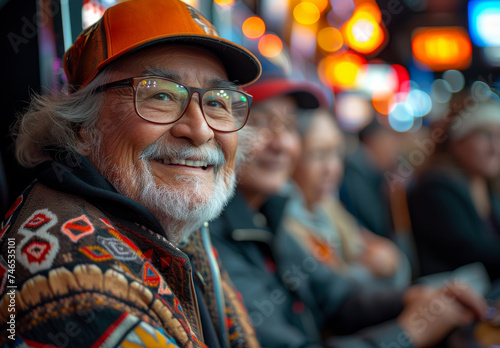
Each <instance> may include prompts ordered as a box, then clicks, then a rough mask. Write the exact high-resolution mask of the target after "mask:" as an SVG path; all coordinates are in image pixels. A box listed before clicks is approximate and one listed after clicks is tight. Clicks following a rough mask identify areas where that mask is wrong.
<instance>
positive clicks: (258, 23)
mask: <svg viewBox="0 0 500 348" xmlns="http://www.w3.org/2000/svg"><path fill="white" fill-rule="evenodd" d="M241 30H242V31H243V34H244V35H245V36H246V37H248V38H249V39H257V38H259V37H261V36H262V35H264V33H265V32H266V24H265V23H264V21H263V20H262V19H261V18H259V17H257V16H253V17H250V18H247V19H246V20H245V21H244V22H243V25H242V26H241Z"/></svg>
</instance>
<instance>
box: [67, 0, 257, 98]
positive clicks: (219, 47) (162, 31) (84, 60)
mask: <svg viewBox="0 0 500 348" xmlns="http://www.w3.org/2000/svg"><path fill="white" fill-rule="evenodd" d="M165 43H185V44H192V45H196V46H201V47H204V48H206V49H208V50H210V51H211V52H213V53H214V54H216V56H217V57H218V58H219V59H220V60H221V62H222V64H223V65H224V67H225V68H226V72H227V74H228V78H229V80H231V81H233V82H235V83H236V84H238V85H247V84H249V83H252V82H253V81H255V80H257V79H258V78H259V76H260V73H261V66H260V63H259V60H258V59H257V58H256V57H255V56H254V55H253V54H252V53H251V52H250V51H248V50H247V49H245V48H243V47H241V46H240V45H237V44H235V43H234V42H231V41H229V40H225V39H223V38H221V37H219V35H218V33H217V30H216V29H215V27H214V26H213V25H212V24H211V23H210V22H209V21H208V20H207V19H206V18H205V17H203V16H202V15H201V14H200V13H199V12H198V11H197V10H196V9H194V8H193V7H191V6H189V5H187V4H185V3H184V2H182V1H179V0H129V1H124V2H121V3H119V4H117V5H115V6H112V7H110V8H108V9H107V10H106V12H104V15H103V16H102V17H101V19H100V20H99V21H97V22H96V23H95V24H93V25H92V26H90V27H89V28H87V29H85V30H84V31H83V32H82V33H81V34H80V36H78V38H77V39H76V41H75V43H74V44H73V45H72V46H71V47H70V48H69V49H68V51H66V53H65V55H64V72H65V73H66V77H67V79H68V83H69V84H70V85H71V86H72V87H73V89H74V90H79V89H81V88H82V87H84V86H86V85H87V84H88V83H89V82H90V81H92V80H93V79H94V78H95V77H96V76H97V74H98V73H99V72H100V71H101V70H103V69H104V68H105V67H106V66H108V65H109V63H111V62H113V61H115V60H116V59H118V58H120V57H122V56H124V55H125V54H129V53H132V52H137V51H139V50H141V49H144V48H146V47H149V46H153V45H158V44H165Z"/></svg>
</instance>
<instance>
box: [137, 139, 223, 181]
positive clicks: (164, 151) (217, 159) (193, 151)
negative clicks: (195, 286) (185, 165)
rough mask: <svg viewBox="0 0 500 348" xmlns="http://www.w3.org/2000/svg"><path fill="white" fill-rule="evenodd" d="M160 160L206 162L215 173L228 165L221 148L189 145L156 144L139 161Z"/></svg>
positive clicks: (147, 149) (143, 153)
mask: <svg viewBox="0 0 500 348" xmlns="http://www.w3.org/2000/svg"><path fill="white" fill-rule="evenodd" d="M159 158H168V159H170V160H172V159H175V160H194V161H204V162H206V163H207V164H208V165H212V166H213V167H214V172H215V173H218V172H219V170H220V169H221V168H222V166H223V165H224V164H225V163H226V159H225V157H224V153H223V152H222V149H221V148H220V146H216V147H213V146H209V145H206V146H204V147H194V146H189V145H177V144H169V145H162V144H159V142H158V141H157V142H154V143H153V144H151V145H149V146H148V147H147V148H145V149H144V151H142V153H141V155H140V156H139V159H141V160H154V159H159Z"/></svg>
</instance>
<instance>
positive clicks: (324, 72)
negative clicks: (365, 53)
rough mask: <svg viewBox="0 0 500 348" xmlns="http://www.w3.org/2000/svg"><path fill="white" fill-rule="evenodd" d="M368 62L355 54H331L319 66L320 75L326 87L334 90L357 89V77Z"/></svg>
mask: <svg viewBox="0 0 500 348" xmlns="http://www.w3.org/2000/svg"><path fill="white" fill-rule="evenodd" d="M364 64H366V60H365V59H364V58H363V57H362V56H360V55H358V54H355V53H354V52H343V53H339V54H331V55H329V56H327V57H325V58H323V59H322V60H321V61H320V63H319V64H318V73H319V75H320V78H321V80H322V81H323V83H325V84H326V85H331V86H332V87H333V88H334V89H352V88H354V87H356V77H357V75H358V73H359V72H360V70H361V69H362V67H363V65H364Z"/></svg>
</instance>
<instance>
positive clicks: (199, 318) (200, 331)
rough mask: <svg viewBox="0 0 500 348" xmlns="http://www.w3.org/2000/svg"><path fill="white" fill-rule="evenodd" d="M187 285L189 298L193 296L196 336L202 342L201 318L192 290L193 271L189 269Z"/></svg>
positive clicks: (194, 291)
mask: <svg viewBox="0 0 500 348" xmlns="http://www.w3.org/2000/svg"><path fill="white" fill-rule="evenodd" d="M189 285H190V288H191V296H193V302H194V303H193V305H194V309H195V313H196V321H197V324H198V329H199V333H198V335H199V336H200V337H199V339H200V340H202V341H203V337H204V336H203V327H202V326H201V316H200V309H199V308H198V298H197V297H196V290H195V289H194V281H193V270H192V269H191V268H189Z"/></svg>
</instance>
